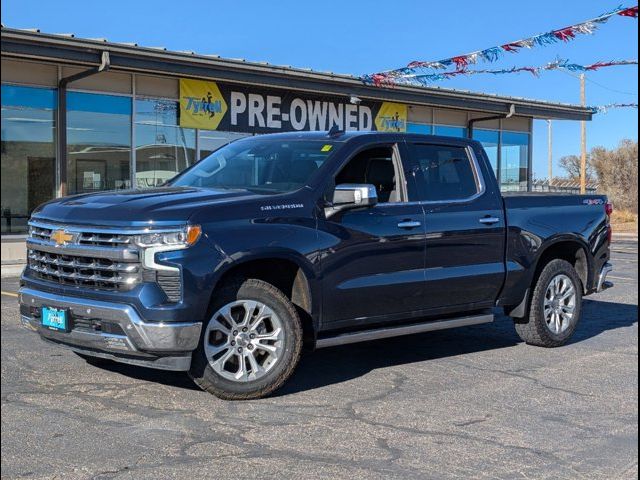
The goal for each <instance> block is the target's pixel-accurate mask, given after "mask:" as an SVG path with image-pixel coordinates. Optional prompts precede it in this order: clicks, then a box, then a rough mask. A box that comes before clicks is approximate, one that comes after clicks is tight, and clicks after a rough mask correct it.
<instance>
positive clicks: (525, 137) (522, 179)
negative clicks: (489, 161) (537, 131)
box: [500, 132, 529, 192]
mask: <svg viewBox="0 0 640 480" xmlns="http://www.w3.org/2000/svg"><path fill="white" fill-rule="evenodd" d="M501 155H502V159H501V162H500V163H501V165H500V170H501V172H500V188H501V189H502V190H504V191H509V190H515V191H521V192H524V191H526V190H527V184H528V181H527V180H528V166H529V134H528V133H517V132H502V151H501Z"/></svg>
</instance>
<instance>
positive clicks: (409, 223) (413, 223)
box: [398, 220, 422, 228]
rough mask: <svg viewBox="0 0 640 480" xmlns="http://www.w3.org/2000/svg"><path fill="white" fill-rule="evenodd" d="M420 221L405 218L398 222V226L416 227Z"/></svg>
mask: <svg viewBox="0 0 640 480" xmlns="http://www.w3.org/2000/svg"><path fill="white" fill-rule="evenodd" d="M420 225H422V223H420V222H416V221H415V220H405V221H404V222H400V223H398V228H417V227H419V226H420Z"/></svg>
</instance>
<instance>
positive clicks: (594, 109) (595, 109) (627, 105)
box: [590, 103, 638, 113]
mask: <svg viewBox="0 0 640 480" xmlns="http://www.w3.org/2000/svg"><path fill="white" fill-rule="evenodd" d="M590 108H591V111H592V112H593V113H607V112H608V111H609V110H615V109H618V108H635V109H637V108H638V104H637V103H610V104H608V105H598V106H594V107H590Z"/></svg>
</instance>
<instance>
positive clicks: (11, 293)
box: [0, 290, 18, 298]
mask: <svg viewBox="0 0 640 480" xmlns="http://www.w3.org/2000/svg"><path fill="white" fill-rule="evenodd" d="M0 293H2V295H7V296H8V297H15V298H18V294H17V293H13V292H5V291H4V290H2V291H0Z"/></svg>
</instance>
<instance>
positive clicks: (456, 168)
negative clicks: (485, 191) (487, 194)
mask: <svg viewBox="0 0 640 480" xmlns="http://www.w3.org/2000/svg"><path fill="white" fill-rule="evenodd" d="M408 147H409V154H410V156H411V158H412V160H413V161H414V162H416V163H417V165H418V167H419V169H420V172H421V173H422V179H420V178H419V176H418V178H417V180H418V181H422V182H423V185H422V187H423V188H422V191H423V194H422V196H423V200H426V201H430V202H441V201H450V200H464V199H466V198H469V197H472V196H473V195H475V194H476V193H478V192H479V185H478V178H477V175H476V171H475V168H474V166H473V165H472V163H471V159H470V158H469V154H468V153H467V149H466V148H462V147H454V146H446V145H427V144H409V145H408Z"/></svg>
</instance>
